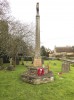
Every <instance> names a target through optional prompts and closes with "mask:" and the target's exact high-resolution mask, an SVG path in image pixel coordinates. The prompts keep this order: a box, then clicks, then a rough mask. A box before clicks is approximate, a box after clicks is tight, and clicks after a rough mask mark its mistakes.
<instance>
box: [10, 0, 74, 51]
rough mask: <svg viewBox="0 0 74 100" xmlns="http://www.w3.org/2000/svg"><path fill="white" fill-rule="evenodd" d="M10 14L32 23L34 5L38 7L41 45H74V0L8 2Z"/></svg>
mask: <svg viewBox="0 0 74 100" xmlns="http://www.w3.org/2000/svg"><path fill="white" fill-rule="evenodd" d="M8 1H9V2H10V7H11V12H12V13H11V14H12V15H13V16H14V17H15V18H16V19H18V20H21V21H23V22H26V23H34V24H35V17H36V3H37V2H39V6H40V38H41V45H44V46H45V47H46V48H50V49H52V50H53V49H54V46H73V45H74V0H8Z"/></svg>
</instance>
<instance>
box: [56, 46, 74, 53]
mask: <svg viewBox="0 0 74 100" xmlns="http://www.w3.org/2000/svg"><path fill="white" fill-rule="evenodd" d="M55 51H56V52H74V48H73V47H68V46H66V47H55Z"/></svg>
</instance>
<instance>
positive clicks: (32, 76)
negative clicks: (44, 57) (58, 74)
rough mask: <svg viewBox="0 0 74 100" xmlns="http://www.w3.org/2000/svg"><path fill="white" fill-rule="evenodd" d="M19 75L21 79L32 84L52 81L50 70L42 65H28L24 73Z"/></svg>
mask: <svg viewBox="0 0 74 100" xmlns="http://www.w3.org/2000/svg"><path fill="white" fill-rule="evenodd" d="M42 70H43V71H42ZM21 77H22V80H23V81H25V82H28V83H32V84H41V83H47V82H52V81H54V77H53V73H52V71H48V68H42V67H38V68H37V67H35V68H34V67H30V68H29V69H28V71H27V72H26V73H25V74H24V73H23V74H22V75H21Z"/></svg>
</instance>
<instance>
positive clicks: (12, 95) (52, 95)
mask: <svg viewBox="0 0 74 100" xmlns="http://www.w3.org/2000/svg"><path fill="white" fill-rule="evenodd" d="M44 63H45V64H47V63H49V66H50V70H52V71H53V73H54V77H55V81H54V82H52V83H46V84H40V85H32V84H28V83H25V82H22V80H21V78H20V75H21V74H22V73H23V72H24V71H25V70H26V67H25V66H23V65H19V66H16V69H15V71H6V70H2V71H0V100H74V67H72V66H71V71H70V72H69V73H64V74H62V78H60V77H59V76H58V72H60V71H61V64H62V63H61V62H60V61H57V60H54V61H45V62H44ZM54 63H56V64H54Z"/></svg>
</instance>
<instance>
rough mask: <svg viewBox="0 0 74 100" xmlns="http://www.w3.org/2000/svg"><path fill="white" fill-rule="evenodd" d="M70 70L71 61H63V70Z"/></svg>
mask: <svg viewBox="0 0 74 100" xmlns="http://www.w3.org/2000/svg"><path fill="white" fill-rule="evenodd" d="M69 71H70V63H69V62H63V63H62V72H69Z"/></svg>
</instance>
